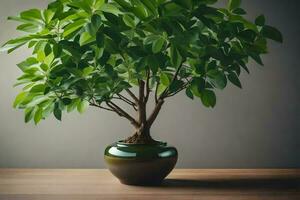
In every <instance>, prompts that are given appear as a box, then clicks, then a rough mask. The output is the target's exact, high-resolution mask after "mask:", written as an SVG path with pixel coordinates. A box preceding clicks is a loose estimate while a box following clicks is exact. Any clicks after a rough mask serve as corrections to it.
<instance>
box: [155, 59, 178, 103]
mask: <svg viewBox="0 0 300 200" xmlns="http://www.w3.org/2000/svg"><path fill="white" fill-rule="evenodd" d="M182 66H183V63H181V65H180V66H179V67H178V68H177V70H176V72H175V74H174V76H173V79H172V81H171V82H170V85H171V84H173V82H174V81H175V80H176V79H177V76H178V74H179V72H180V70H181V68H182ZM168 89H169V87H167V88H166V89H165V90H164V91H163V93H162V94H161V95H160V97H159V98H160V99H164V98H165V97H166V95H167V93H168Z"/></svg>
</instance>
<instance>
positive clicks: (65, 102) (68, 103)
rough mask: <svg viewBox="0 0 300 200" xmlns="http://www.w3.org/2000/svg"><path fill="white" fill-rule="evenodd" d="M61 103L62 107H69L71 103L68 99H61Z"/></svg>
mask: <svg viewBox="0 0 300 200" xmlns="http://www.w3.org/2000/svg"><path fill="white" fill-rule="evenodd" d="M62 102H63V103H64V105H66V106H67V105H70V104H71V103H72V99H70V98H63V99H62Z"/></svg>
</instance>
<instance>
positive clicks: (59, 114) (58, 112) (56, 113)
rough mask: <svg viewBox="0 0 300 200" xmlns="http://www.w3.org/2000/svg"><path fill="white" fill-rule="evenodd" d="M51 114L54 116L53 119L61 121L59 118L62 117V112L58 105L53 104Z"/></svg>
mask: <svg viewBox="0 0 300 200" xmlns="http://www.w3.org/2000/svg"><path fill="white" fill-rule="evenodd" d="M53 114H54V117H55V118H56V119H57V120H59V121H61V117H62V111H61V109H60V108H59V104H58V103H57V102H56V103H55V107H54V111H53Z"/></svg>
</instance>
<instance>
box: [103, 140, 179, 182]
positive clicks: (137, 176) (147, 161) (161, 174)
mask: <svg viewBox="0 0 300 200" xmlns="http://www.w3.org/2000/svg"><path fill="white" fill-rule="evenodd" d="M177 158H178V153H177V150H176V148H175V147H172V146H168V145H167V143H163V142H159V143H157V144H149V145H146V144H126V143H122V142H116V143H114V144H111V145H109V146H108V147H107V148H106V150H105V153H104V159H105V161H106V163H107V165H108V168H109V170H110V171H111V173H112V174H113V175H115V176H116V177H117V178H118V179H119V180H120V182H121V183H123V184H126V185H156V184H160V183H161V182H162V181H163V180H164V179H165V177H166V176H167V175H168V174H169V173H170V172H171V171H172V170H173V168H174V167H175V165H176V162H177Z"/></svg>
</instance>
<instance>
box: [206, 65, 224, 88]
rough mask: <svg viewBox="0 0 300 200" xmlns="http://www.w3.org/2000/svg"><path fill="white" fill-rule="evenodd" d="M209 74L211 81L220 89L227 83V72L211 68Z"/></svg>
mask: <svg viewBox="0 0 300 200" xmlns="http://www.w3.org/2000/svg"><path fill="white" fill-rule="evenodd" d="M207 76H208V77H209V79H210V81H211V83H212V84H213V85H214V86H215V87H216V88H219V89H221V90H222V89H224V88H225V87H226V85H227V78H226V76H225V74H224V73H223V72H221V71H219V70H217V69H216V70H210V71H208V72H207Z"/></svg>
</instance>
